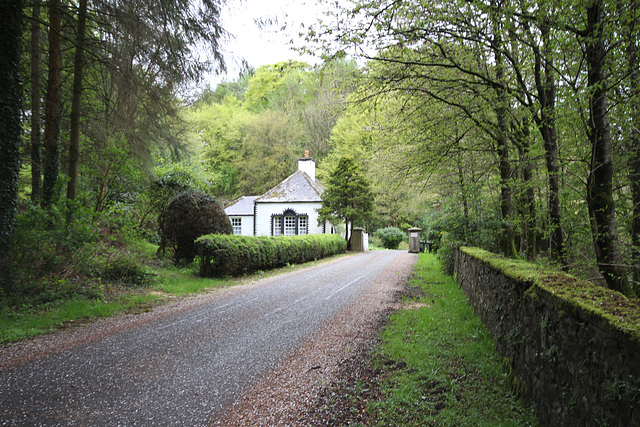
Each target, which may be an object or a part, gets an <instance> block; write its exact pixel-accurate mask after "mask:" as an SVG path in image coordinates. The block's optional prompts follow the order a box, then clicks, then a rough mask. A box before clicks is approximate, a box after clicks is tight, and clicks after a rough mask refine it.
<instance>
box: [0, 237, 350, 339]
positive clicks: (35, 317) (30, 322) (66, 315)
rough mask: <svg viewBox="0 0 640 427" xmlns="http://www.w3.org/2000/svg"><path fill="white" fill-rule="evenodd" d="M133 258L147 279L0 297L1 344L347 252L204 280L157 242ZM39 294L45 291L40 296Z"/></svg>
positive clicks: (52, 286) (48, 286) (47, 286)
mask: <svg viewBox="0 0 640 427" xmlns="http://www.w3.org/2000/svg"><path fill="white" fill-rule="evenodd" d="M132 248H133V251H132V255H131V256H132V257H135V263H136V264H137V265H139V266H140V268H141V270H142V271H144V274H145V276H146V277H148V278H149V280H148V282H147V283H146V284H144V285H140V284H139V283H135V284H130V283H117V282H112V281H105V280H102V279H93V280H89V281H87V282H85V283H67V282H66V281H64V280H53V281H50V282H49V283H40V284H36V285H34V286H33V290H32V291H31V294H32V296H31V297H29V298H24V297H22V299H21V300H20V301H11V302H10V301H9V300H1V299H0V345H8V344H11V343H13V342H16V341H20V340H23V339H26V338H29V337H33V336H37V335H42V334H45V333H49V332H53V331H55V330H58V329H62V328H67V327H72V326H75V325H81V324H83V323H87V322H88V321H91V320H93V319H99V318H105V317H109V316H114V315H117V314H122V313H140V312H145V311H149V310H151V309H153V307H155V306H157V305H160V304H163V303H165V302H168V301H171V300H173V299H176V298H188V297H189V296H191V295H196V294H203V293H207V292H212V291H215V290H216V289H221V288H225V287H229V286H236V285H239V284H242V283H247V282H249V281H252V280H257V279H261V278H263V277H270V276H274V275H278V274H282V273H286V272H290V271H295V270H297V269H299V268H302V267H307V266H312V265H316V264H318V263H322V262H327V261H329V260H332V259H336V258H339V257H342V256H345V255H337V256H335V257H330V258H325V259H323V260H318V261H314V262H311V263H306V264H303V265H289V266H286V267H283V268H279V269H275V270H271V271H267V272H263V271H259V272H257V273H255V274H253V275H247V276H244V277H236V278H214V279H210V278H202V277H198V276H197V272H198V267H197V264H196V263H193V264H191V265H187V266H182V267H176V266H174V265H173V263H172V262H171V260H170V259H169V258H166V257H157V256H156V250H157V248H158V247H157V245H153V244H150V243H147V242H137V244H136V245H132ZM43 293H46V294H47V297H46V298H44V297H43V296H42V295H43Z"/></svg>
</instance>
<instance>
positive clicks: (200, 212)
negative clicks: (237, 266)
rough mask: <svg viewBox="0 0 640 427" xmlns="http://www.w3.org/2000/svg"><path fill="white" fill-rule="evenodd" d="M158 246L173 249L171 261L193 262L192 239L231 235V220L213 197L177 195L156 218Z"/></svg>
mask: <svg viewBox="0 0 640 427" xmlns="http://www.w3.org/2000/svg"><path fill="white" fill-rule="evenodd" d="M159 227H160V234H161V236H162V242H163V246H162V248H164V247H166V246H169V247H171V248H172V249H173V259H174V261H175V263H176V264H177V263H178V262H180V261H182V260H185V261H186V262H191V261H193V258H194V257H195V255H196V249H195V245H194V242H195V240H196V239H197V238H198V237H200V236H203V235H205V234H211V233H216V234H231V232H232V231H233V229H232V227H231V221H230V220H229V217H228V216H227V214H225V213H224V210H223V209H222V207H221V206H220V205H219V204H218V203H217V202H216V199H215V198H214V197H213V196H210V195H208V194H205V193H202V192H199V191H185V192H183V193H180V194H178V195H177V196H176V197H175V198H174V199H173V200H172V201H171V203H169V206H167V208H166V209H165V210H164V211H163V212H162V214H161V215H160V219H159Z"/></svg>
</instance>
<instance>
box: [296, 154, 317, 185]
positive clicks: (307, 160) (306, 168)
mask: <svg viewBox="0 0 640 427" xmlns="http://www.w3.org/2000/svg"><path fill="white" fill-rule="evenodd" d="M298 170H299V171H302V172H304V173H306V174H307V175H309V178H311V179H312V180H313V181H314V182H315V180H316V161H315V160H313V159H312V158H311V157H309V150H305V151H304V157H300V158H299V159H298Z"/></svg>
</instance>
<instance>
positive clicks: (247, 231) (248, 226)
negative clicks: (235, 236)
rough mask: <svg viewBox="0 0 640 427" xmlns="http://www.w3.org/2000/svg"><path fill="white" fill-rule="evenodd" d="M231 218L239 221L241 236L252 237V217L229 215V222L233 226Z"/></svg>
mask: <svg viewBox="0 0 640 427" xmlns="http://www.w3.org/2000/svg"><path fill="white" fill-rule="evenodd" d="M233 218H240V219H241V226H242V232H241V233H240V235H241V236H253V215H251V216H248V215H229V221H231V223H232V224H233Z"/></svg>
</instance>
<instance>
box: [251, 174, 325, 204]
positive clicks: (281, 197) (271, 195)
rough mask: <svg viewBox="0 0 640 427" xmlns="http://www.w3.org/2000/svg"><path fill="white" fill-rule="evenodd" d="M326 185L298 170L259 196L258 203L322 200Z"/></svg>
mask: <svg viewBox="0 0 640 427" xmlns="http://www.w3.org/2000/svg"><path fill="white" fill-rule="evenodd" d="M323 192H324V187H323V186H322V184H320V183H319V182H317V181H314V180H313V179H311V177H310V176H309V175H307V174H306V173H305V172H302V171H300V170H298V171H297V172H296V173H294V174H293V175H291V176H289V177H288V178H287V179H285V180H284V181H282V182H281V183H280V184H278V185H276V186H275V187H273V188H272V189H271V190H269V191H267V192H266V193H264V194H263V195H262V196H260V197H258V198H257V199H256V200H255V202H256V203H258V202H259V203H283V202H285V203H287V202H321V201H322V193H323Z"/></svg>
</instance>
